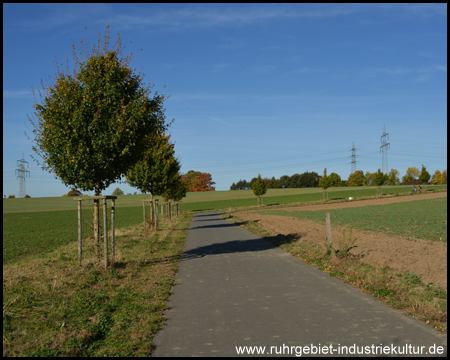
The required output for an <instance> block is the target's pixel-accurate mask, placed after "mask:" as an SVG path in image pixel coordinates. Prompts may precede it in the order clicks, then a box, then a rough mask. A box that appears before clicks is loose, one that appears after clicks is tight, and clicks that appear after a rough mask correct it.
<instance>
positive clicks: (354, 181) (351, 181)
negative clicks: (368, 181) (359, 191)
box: [347, 170, 364, 186]
mask: <svg viewBox="0 0 450 360" xmlns="http://www.w3.org/2000/svg"><path fill="white" fill-rule="evenodd" d="M363 183H364V173H363V171H362V170H356V171H355V172H354V173H352V174H350V175H349V176H348V181H347V185H348V186H362V185H363Z"/></svg>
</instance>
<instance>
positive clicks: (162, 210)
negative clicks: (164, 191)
mask: <svg viewBox="0 0 450 360" xmlns="http://www.w3.org/2000/svg"><path fill="white" fill-rule="evenodd" d="M161 217H162V220H161V221H164V205H163V204H161Z"/></svg>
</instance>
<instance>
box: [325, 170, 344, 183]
mask: <svg viewBox="0 0 450 360" xmlns="http://www.w3.org/2000/svg"><path fill="white" fill-rule="evenodd" d="M328 177H329V178H330V183H331V184H330V186H340V185H341V177H340V176H339V175H338V174H336V173H335V172H332V173H331V174H330V175H329V176H328Z"/></svg>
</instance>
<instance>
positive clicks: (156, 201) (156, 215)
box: [155, 199, 158, 231]
mask: <svg viewBox="0 0 450 360" xmlns="http://www.w3.org/2000/svg"><path fill="white" fill-rule="evenodd" d="M157 230H158V199H155V231H157Z"/></svg>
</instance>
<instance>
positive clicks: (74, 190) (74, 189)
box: [67, 188, 83, 196]
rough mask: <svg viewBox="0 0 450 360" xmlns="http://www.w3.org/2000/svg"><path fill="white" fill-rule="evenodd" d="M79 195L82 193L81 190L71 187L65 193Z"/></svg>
mask: <svg viewBox="0 0 450 360" xmlns="http://www.w3.org/2000/svg"><path fill="white" fill-rule="evenodd" d="M81 195H83V194H82V193H81V191H80V190H77V189H76V188H73V189H72V190H70V191H69V192H68V193H67V196H81Z"/></svg>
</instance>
